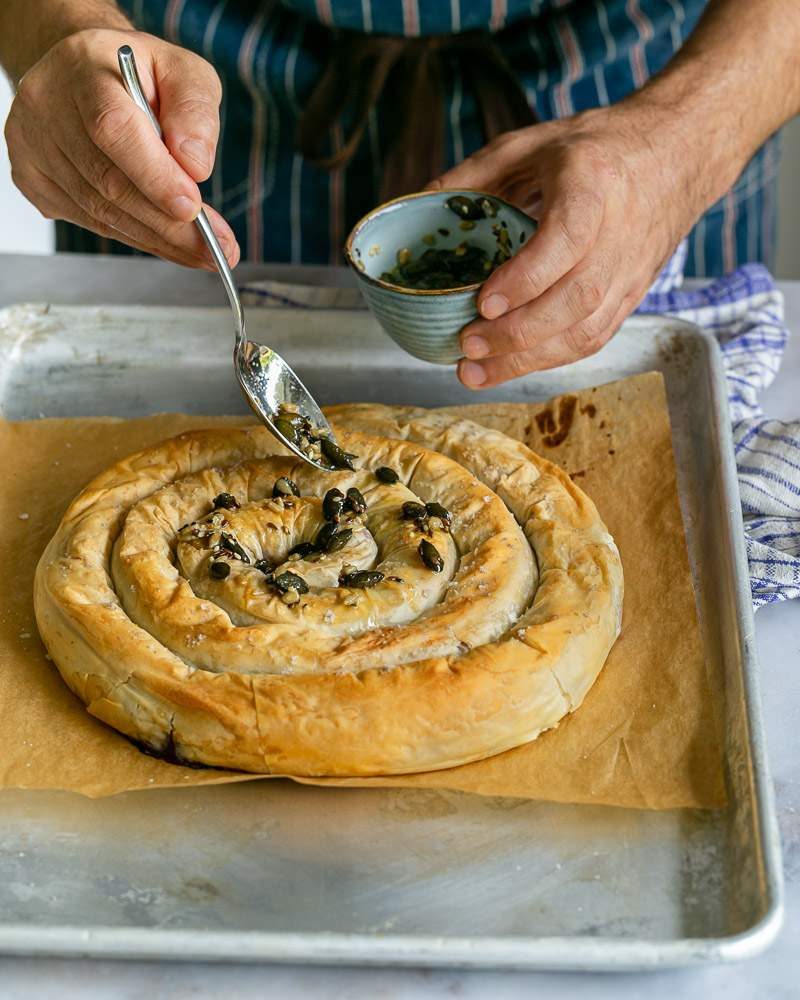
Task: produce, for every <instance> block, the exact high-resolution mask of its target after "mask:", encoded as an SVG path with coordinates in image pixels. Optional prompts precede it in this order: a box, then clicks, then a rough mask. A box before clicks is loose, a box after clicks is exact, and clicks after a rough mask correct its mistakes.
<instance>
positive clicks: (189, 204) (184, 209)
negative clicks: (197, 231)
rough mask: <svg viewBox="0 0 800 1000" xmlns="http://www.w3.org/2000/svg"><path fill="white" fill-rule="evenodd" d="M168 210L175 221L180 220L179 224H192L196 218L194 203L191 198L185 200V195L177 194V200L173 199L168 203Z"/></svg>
mask: <svg viewBox="0 0 800 1000" xmlns="http://www.w3.org/2000/svg"><path fill="white" fill-rule="evenodd" d="M169 210H170V212H171V213H172V215H174V216H175V218H176V219H180V221H181V222H192V221H193V219H194V218H195V217H196V216H197V208H196V207H195V203H194V202H193V201H192V199H191V198H187V197H186V195H183V194H179V195H178V197H177V198H173V199H172V201H171V202H170V206H169Z"/></svg>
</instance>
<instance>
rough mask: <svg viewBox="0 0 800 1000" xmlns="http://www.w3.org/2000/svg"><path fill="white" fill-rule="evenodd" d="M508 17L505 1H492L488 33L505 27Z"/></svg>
mask: <svg viewBox="0 0 800 1000" xmlns="http://www.w3.org/2000/svg"><path fill="white" fill-rule="evenodd" d="M507 15H508V5H507V4H506V0H492V13H491V16H490V18H489V31H499V30H500V29H501V28H503V27H504V26H505V23H506V16H507Z"/></svg>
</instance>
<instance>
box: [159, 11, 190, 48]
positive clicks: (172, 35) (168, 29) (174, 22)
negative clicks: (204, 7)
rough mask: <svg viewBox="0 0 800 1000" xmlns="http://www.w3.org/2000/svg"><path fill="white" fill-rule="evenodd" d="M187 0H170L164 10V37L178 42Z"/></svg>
mask: <svg viewBox="0 0 800 1000" xmlns="http://www.w3.org/2000/svg"><path fill="white" fill-rule="evenodd" d="M184 3H185V0H169V3H168V4H167V6H166V9H165V11H164V37H165V38H166V39H168V40H169V41H170V42H175V43H176V44H178V42H179V41H180V37H181V30H180V29H181V14H182V13H183V7H184Z"/></svg>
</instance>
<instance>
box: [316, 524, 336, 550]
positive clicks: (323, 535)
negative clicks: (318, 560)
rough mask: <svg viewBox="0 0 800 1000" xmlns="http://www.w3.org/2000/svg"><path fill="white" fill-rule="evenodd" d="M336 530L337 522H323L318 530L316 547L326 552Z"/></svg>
mask: <svg viewBox="0 0 800 1000" xmlns="http://www.w3.org/2000/svg"><path fill="white" fill-rule="evenodd" d="M335 531H336V525H335V524H331V523H330V522H328V523H327V524H323V525H322V527H321V528H320V529H319V531H318V532H317V537H316V538H315V539H314V548H316V549H319V550H320V551H322V552H326V551H327V549H326V546H327V544H328V542H329V541H330V539H331V535H333V533H334V532H335Z"/></svg>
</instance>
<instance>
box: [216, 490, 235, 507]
mask: <svg viewBox="0 0 800 1000" xmlns="http://www.w3.org/2000/svg"><path fill="white" fill-rule="evenodd" d="M213 503H214V510H217V509H218V508H220V507H221V508H222V509H223V510H238V509H239V501H238V500H237V499H236V497H235V496H234V495H233V494H232V493H218V494H217V496H215V497H214V501H213Z"/></svg>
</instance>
